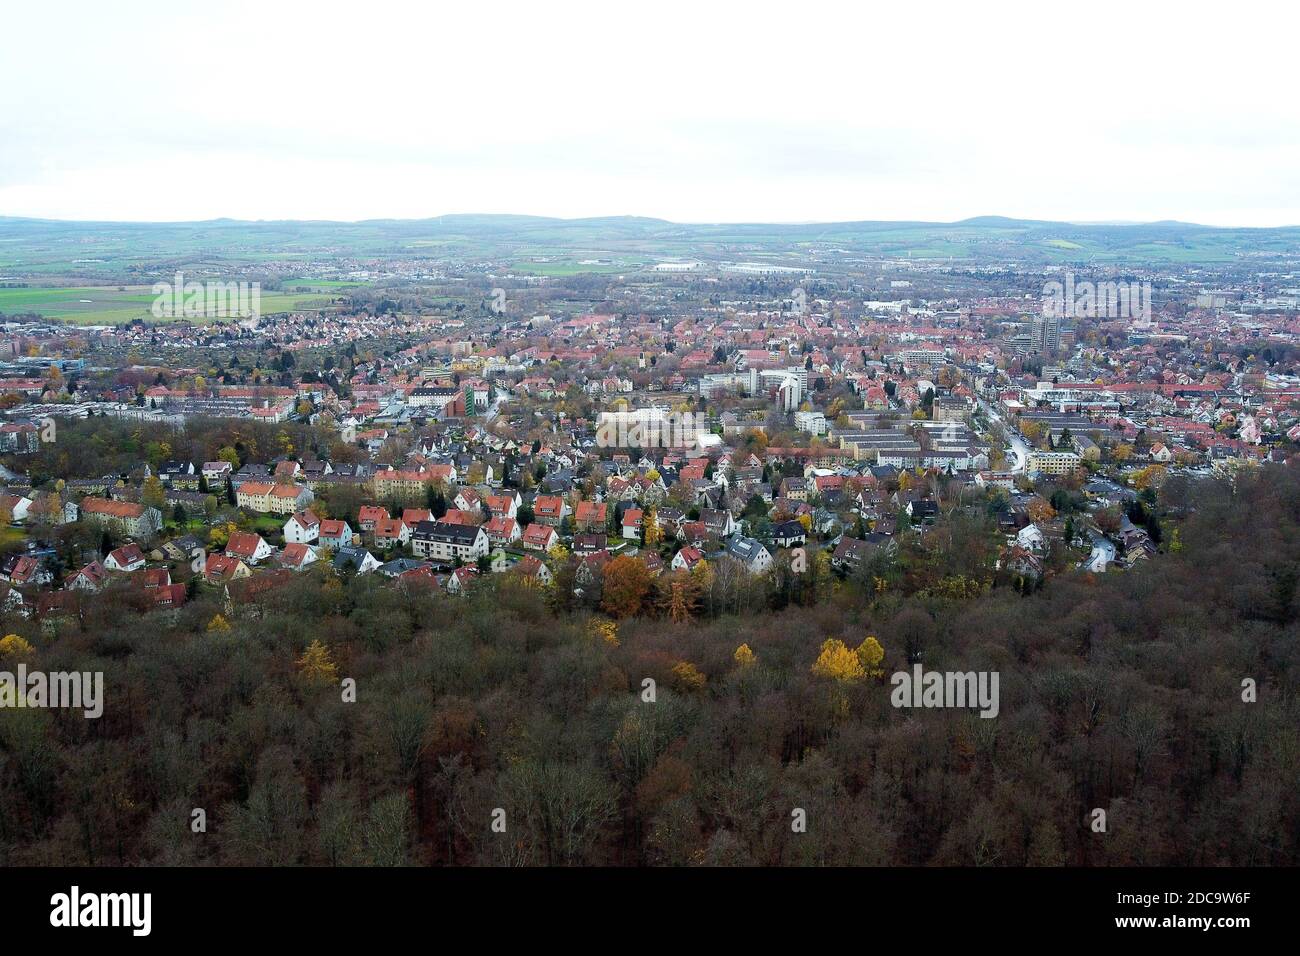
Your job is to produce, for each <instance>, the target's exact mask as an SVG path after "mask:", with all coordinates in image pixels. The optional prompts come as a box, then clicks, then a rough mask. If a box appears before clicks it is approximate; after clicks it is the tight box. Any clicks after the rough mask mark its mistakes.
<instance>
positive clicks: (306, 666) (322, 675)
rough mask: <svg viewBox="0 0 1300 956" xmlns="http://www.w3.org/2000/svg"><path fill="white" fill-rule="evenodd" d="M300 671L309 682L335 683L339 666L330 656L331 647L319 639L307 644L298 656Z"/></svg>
mask: <svg viewBox="0 0 1300 956" xmlns="http://www.w3.org/2000/svg"><path fill="white" fill-rule="evenodd" d="M298 672H299V673H300V674H301V675H302V677H303V679H304V680H306V681H307V683H309V684H333V683H337V681H338V667H337V666H335V664H334V660H333V658H331V657H330V652H329V648H327V647H326V646H325V645H324V644H322V643H321V642H320V641H319V640H315V641H312V642H311V643H310V644H308V645H307V649H306V650H305V651H304V652H303V655H302V657H300V658H298Z"/></svg>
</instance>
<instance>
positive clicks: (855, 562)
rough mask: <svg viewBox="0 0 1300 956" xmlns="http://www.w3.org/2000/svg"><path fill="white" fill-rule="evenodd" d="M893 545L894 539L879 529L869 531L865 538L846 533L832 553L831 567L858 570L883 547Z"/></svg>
mask: <svg viewBox="0 0 1300 956" xmlns="http://www.w3.org/2000/svg"><path fill="white" fill-rule="evenodd" d="M893 547H894V544H893V539H892V538H890V536H889V535H887V534H884V533H882V532H879V531H871V532H868V533H867V536H866V537H865V538H851V537H849V536H848V535H845V536H844V537H842V538H840V541H839V544H837V545H836V546H835V550H834V552H832V554H831V567H833V568H837V569H838V570H840V571H846V572H852V571H856V570H857V569H858V568H860V567H862V566H863V564H865V563H866V562H867V561H869V560H870V559H871V558H872V557H873V556H874V555H876V554H877V553H878V552H879V551H880V550H881V549H882V548H884V549H892V548H893Z"/></svg>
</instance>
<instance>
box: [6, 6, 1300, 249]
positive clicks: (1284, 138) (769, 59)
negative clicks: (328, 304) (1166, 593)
mask: <svg viewBox="0 0 1300 956" xmlns="http://www.w3.org/2000/svg"><path fill="white" fill-rule="evenodd" d="M205 7H206V12H205ZM218 9H221V10H222V11H223V12H222V13H220V14H218V13H216V12H215V11H216V10H218ZM1279 17H1281V18H1283V19H1284V20H1285V19H1287V18H1292V19H1291V22H1289V23H1287V22H1281V21H1279V19H1278V18H1279ZM1294 17H1295V15H1294V14H1293V13H1292V12H1290V11H1289V10H1288V9H1287V8H1286V7H1285V6H1284V5H1279V4H1276V3H1268V4H1260V5H1258V6H1256V5H1255V4H1253V3H1250V2H1240V0H1238V2H1234V3H1232V4H1228V5H1224V4H1215V5H1213V6H1210V5H1206V6H1205V7H1203V8H1200V7H1198V6H1197V5H1196V4H1193V3H1176V4H1169V5H1168V6H1163V5H1158V4H1155V3H1146V2H1135V0H1126V2H1123V3H1113V4H1112V3H1088V4H1068V5H1067V4H1055V3H1046V2H1039V3H1029V4H1023V5H1021V4H1012V3H998V2H996V0H995V2H994V3H992V4H981V3H972V2H964V3H947V2H934V0H930V2H926V3H904V4H893V5H889V6H888V7H885V6H883V5H878V4H868V3H851V2H848V0H839V2H831V3H823V2H821V0H799V2H796V3H791V2H786V3H771V4H768V3H763V2H746V3H725V4H724V3H721V2H718V0H691V2H683V3H679V2H676V0H659V2H657V3H651V4H626V3H617V2H614V0H607V2H603V3H585V2H571V0H553V2H538V0H534V2H530V3H515V2H510V0H506V2H501V0H497V2H493V3H485V2H476V0H467V2H454V3H453V2H438V3H427V2H426V3H411V4H398V3H390V2H386V0H365V2H361V3H357V2H349V3H339V4H337V5H335V4H331V3H322V2H313V3H310V4H302V5H301V6H299V5H296V4H290V3H277V2H274V0H264V2H261V3H225V4H216V3H208V4H197V3H196V4H190V3H186V2H177V0H167V2H160V3H153V2H129V0H128V2H125V3H121V4H108V3H103V2H93V3H92V2H86V3H81V2H78V3H60V2H58V0H46V2H42V3H24V4H18V3H13V4H8V5H7V7H6V10H5V13H4V34H5V36H4V41H3V45H2V46H0V215H11V216H41V217H50V218H60V219H123V220H191V219H207V218H215V217H219V216H229V217H234V218H241V219H281V218H295V219H343V220H353V219H366V218H378V217H398V218H416V217H424V216H436V215H440V214H444V213H461V212H505V213H529V214H535V215H550V216H565V217H573V216H604V215H625V214H628V215H641V216H656V217H661V218H665V219H672V220H677V221H683V222H730V221H779V222H794V221H832V220H850V219H925V220H942V221H949V220H956V219H962V218H966V217H968V216H977V215H1005V216H1015V217H1024V218H1036V219H1064V220H1083V221H1098V220H1144V221H1145V220H1156V219H1180V220H1185V221H1192V222H1203V223H1211V224H1216V225H1247V226H1271V225H1287V224H1297V223H1300V97H1297V88H1298V86H1300V81H1298V80H1297V77H1296V68H1295V64H1294V43H1295V36H1296V32H1295V26H1296V24H1295V22H1294Z"/></svg>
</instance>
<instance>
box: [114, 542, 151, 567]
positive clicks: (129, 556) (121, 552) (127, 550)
mask: <svg viewBox="0 0 1300 956" xmlns="http://www.w3.org/2000/svg"><path fill="white" fill-rule="evenodd" d="M143 567H144V552H143V551H141V550H140V546H139V545H138V544H135V543H134V542H132V543H131V544H127V545H123V546H122V547H120V548H118V549H117V550H115V551H110V552H109V554H108V557H106V558H105V559H104V568H105V570H108V571H138V570H139V569H140V568H143Z"/></svg>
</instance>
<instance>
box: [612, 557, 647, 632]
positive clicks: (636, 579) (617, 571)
mask: <svg viewBox="0 0 1300 956" xmlns="http://www.w3.org/2000/svg"><path fill="white" fill-rule="evenodd" d="M651 580H652V579H651V576H650V569H649V568H647V567H646V564H645V562H644V561H642V560H641V559H640V558H634V557H630V556H629V555H619V556H618V557H617V558H614V559H613V560H612V561H610V562H609V564H607V565H605V575H604V587H603V591H602V597H601V607H603V608H604V609H605V611H606V612H607V613H608V614H610V616H612V617H615V618H624V617H631V616H633V615H634V614H638V613H639V612H640V611H641V608H642V607H643V606H644V604H645V599H646V595H648V594H649V593H650V584H651Z"/></svg>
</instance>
